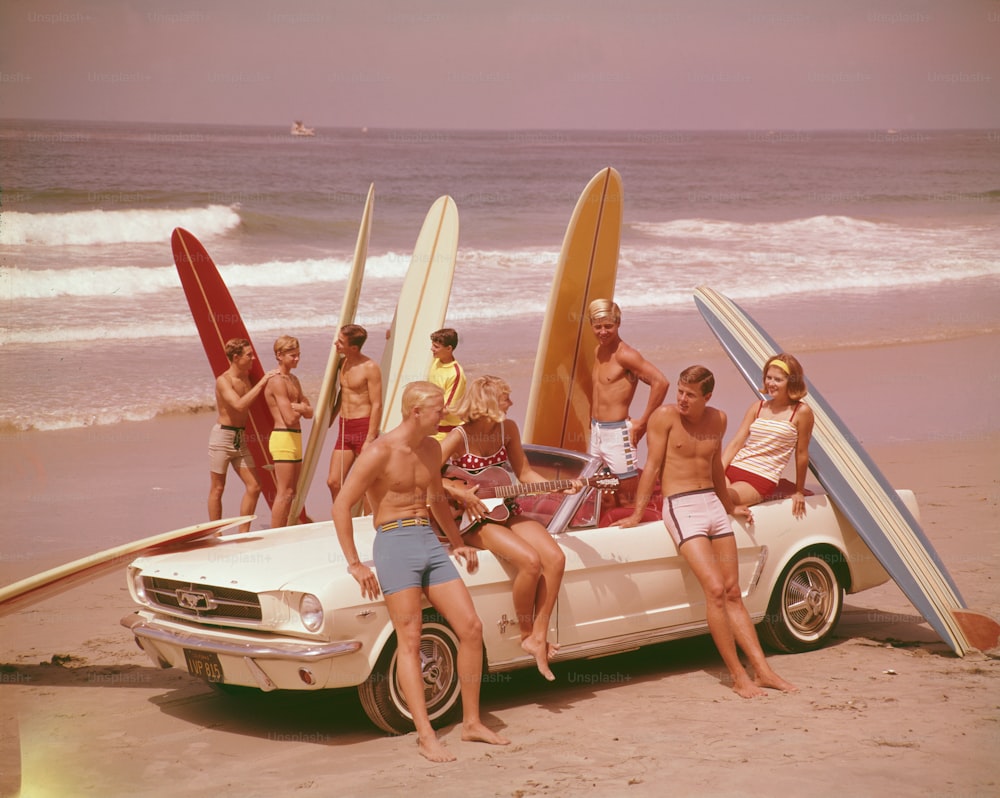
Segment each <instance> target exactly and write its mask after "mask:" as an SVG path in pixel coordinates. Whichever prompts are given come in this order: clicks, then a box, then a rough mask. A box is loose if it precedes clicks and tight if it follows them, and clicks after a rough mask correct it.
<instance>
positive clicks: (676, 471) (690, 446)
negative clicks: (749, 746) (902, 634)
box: [618, 366, 797, 698]
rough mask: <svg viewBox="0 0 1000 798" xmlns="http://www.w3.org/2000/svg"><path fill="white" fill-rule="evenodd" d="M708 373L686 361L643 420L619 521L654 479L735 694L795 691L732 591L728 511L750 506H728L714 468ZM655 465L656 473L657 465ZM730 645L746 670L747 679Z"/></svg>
mask: <svg viewBox="0 0 1000 798" xmlns="http://www.w3.org/2000/svg"><path fill="white" fill-rule="evenodd" d="M714 388H715V377H713V376H712V372H711V371H709V370H708V369H706V368H705V367H704V366H690V367H689V368H686V369H684V371H682V372H681V375H680V377H679V378H678V380H677V404H676V405H667V406H665V407H661V408H658V409H657V410H656V411H655V412H654V413H653V415H652V417H651V418H650V420H649V439H648V440H647V442H646V445H647V447H648V450H649V458H648V460H647V462H646V465H647V467H646V469H645V470H644V471H643V472H642V478H641V479H640V480H639V487H638V490H637V492H636V509H635V511H634V512H633V513H632V515H631V516H629V517H628V518H626V519H623V520H622V521H620V522H619V524H618V525H619V526H622V527H633V526H635V525H636V524H638V523H639V521H640V518H641V517H642V508H644V507H645V506H646V503H647V502H648V501H649V499H650V496H651V495H652V492H653V485H654V483H655V482H656V477H657V476H659V477H660V480H661V483H662V485H663V493H664V495H666V499H664V502H663V523H664V525H665V526H666V527H667V531H668V532H669V533H670V535H671V537H672V538H673V539H674V543H676V544H677V548H678V550H679V551H680V553H681V554H682V555H683V557H684V559H685V561H686V562H687V564H688V566H689V567H690V568H691V570H692V571H693V572H694V575H695V576H696V577H697V578H698V582H699V583H700V584H701V587H702V590H703V591H704V593H705V599H706V601H705V614H706V619H707V621H708V630H709V632H711V634H712V640H713V641H715V645H716V648H718V650H719V654H721V655H722V660H723V662H725V664H726V667H727V668H728V669H729V673H730V675H731V676H732V679H733V690H734V691H735V692H736V693H737V694H738V695H740V696H742V697H743V698H754V697H756V696H759V695H763V694H764V690H763V688H765V687H771V688H774V689H777V690H783V691H785V692H793V691H795V690H796V689H797V688H796V687H795V686H794V685H792V684H790V683H789V682H786V681H785V680H784V679H782V678H781V677H780V676H778V674H776V673H775V672H774V671H773V670H771V666H770V665H768V664H767V660H766V659H765V658H764V651H763V650H762V649H761V647H760V642H759V641H758V639H757V632H756V630H755V629H754V628H753V622H752V621H751V620H750V615H749V613H748V612H747V610H746V607H745V606H744V605H743V597H742V594H741V593H740V583H739V560H738V554H737V550H736V537H735V535H734V533H733V527H732V523H731V522H730V519H729V516H734V517H739V518H744V519H745V520H746V522H747V523H749V524H752V523H753V515H752V514H751V512H750V509H749V508H748V507H746V506H744V505H734V504H733V502H732V499H731V498H730V496H729V489H728V488H727V486H726V475H725V473H724V471H723V469H722V437H723V435H725V433H726V414H725V413H723V412H722V411H721V410H717V409H716V408H714V407H708V400H709V399H711V398H712V391H713V389H714ZM661 466H662V472H661V471H660V468H661ZM737 646H739V648H740V649H742V650H743V653H744V654H746V656H747V658H748V659H749V660H750V665H751V667H752V668H753V670H754V674H755V678H753V679H751V678H750V675H749V674H748V673H747V671H746V669H745V668H744V667H743V664H742V663H741V662H740V657H739V653H738V651H737Z"/></svg>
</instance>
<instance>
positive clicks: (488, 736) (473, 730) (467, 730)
mask: <svg viewBox="0 0 1000 798" xmlns="http://www.w3.org/2000/svg"><path fill="white" fill-rule="evenodd" d="M462 739H463V740H465V741H466V742H469V743H488V744H489V745H510V740H508V739H507V738H506V737H501V736H500V735H499V734H497V733H496V732H495V731H493V730H492V729H490V728H488V727H486V726H484V725H483V724H482V723H464V724H462Z"/></svg>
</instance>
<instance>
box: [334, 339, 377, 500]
mask: <svg viewBox="0 0 1000 798" xmlns="http://www.w3.org/2000/svg"><path fill="white" fill-rule="evenodd" d="M366 340H368V331H367V330H365V328H364V327H362V326H360V325H358V324H345V325H344V326H343V327H341V328H340V333H339V334H338V335H337V342H336V347H337V351H338V352H339V353H340V354H341V355H342V356H343V358H344V360H343V363H342V365H341V367H340V396H339V398H338V403H339V405H340V424H338V425H337V426H338V427H339V429H340V432H339V434H338V435H337V442H336V443H335V444H334V445H333V454H332V455H331V456H330V473H329V475H328V476H327V478H326V484H327V486H328V487H329V488H330V496H331V497H332V498H333V501H337V494H338V493H340V489H341V488H342V487H343V485H344V480H345V479H346V477H347V472H348V471H350V470H351V466H352V465H354V461H355V460H356V459H357V457H358V455H359V454H361V452H362V450H363V449H364V448H365V447H366V446H367V445H368V444H370V443H371V442H372V441H373V440H375V438H377V437H378V427H379V424H380V423H381V422H382V371H381V369H379V366H378V363H376V362H375V361H374V360H372V359H371V358H370V357H368V356H367V355H363V354H361V347H362V346H364V344H365V341H366ZM331 423H333V422H332V418H331Z"/></svg>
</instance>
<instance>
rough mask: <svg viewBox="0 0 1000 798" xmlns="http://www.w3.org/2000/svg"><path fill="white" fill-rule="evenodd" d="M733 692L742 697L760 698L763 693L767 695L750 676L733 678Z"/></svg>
mask: <svg viewBox="0 0 1000 798" xmlns="http://www.w3.org/2000/svg"><path fill="white" fill-rule="evenodd" d="M733 692H734V693H736V695H738V696H739V697H740V698H760V697H761V696H762V695H767V693H765V692H764V689H763V688H762V687H760V686H759V685H758V684H757V683H756V682H754V681H753V680H752V679H751V678H750V677H749V676H743V677H741V678H739V679H733Z"/></svg>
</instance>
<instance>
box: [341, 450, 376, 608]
mask: <svg viewBox="0 0 1000 798" xmlns="http://www.w3.org/2000/svg"><path fill="white" fill-rule="evenodd" d="M379 454H381V452H377V451H375V452H373V451H372V450H370V449H369V450H366V451H364V452H362V453H361V454H360V455H359V456H358V459H357V461H356V462H355V463H354V467H353V468H352V469H351V470H350V472H349V473H348V475H347V480H346V481H345V482H344V487H343V488H342V489H341V491H340V493H338V494H337V500H336V501H335V502H334V503H333V511H332V514H333V525H334V527H335V528H336V530H337V541H338V542H339V543H340V549H341V551H343V553H344V559H345V560H346V561H347V572H348V573H349V574H350V575H351V576H353V577H354V578H355V580H357V582H358V584H359V585H360V586H361V595H362V596H364V597H365V598H368V599H375V598H378V595H379V592H380V588H379V584H378V580H377V579H376V578H375V574H374V573H373V572H372V569H371V568H369V567H368V566H367V565H365V564H364V563H363V562H361V557H360V556H359V555H358V549H357V546H356V545H355V543H354V520H353V518H352V516H351V508H352V507H353V506H354V505H355V504H356V503H357V502H359V501H360V500H361V499H362V498H363V497H364V495H365V491H367V490H368V488H369V487H371V485H372V484H374V482H375V480H376V478H377V476H378V474H379V473H380V472H381V471H382V468H383V464H382V462H381V460H384V459H385V458H384V457H383V458H381V459H380V458H379V456H378V455H379Z"/></svg>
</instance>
